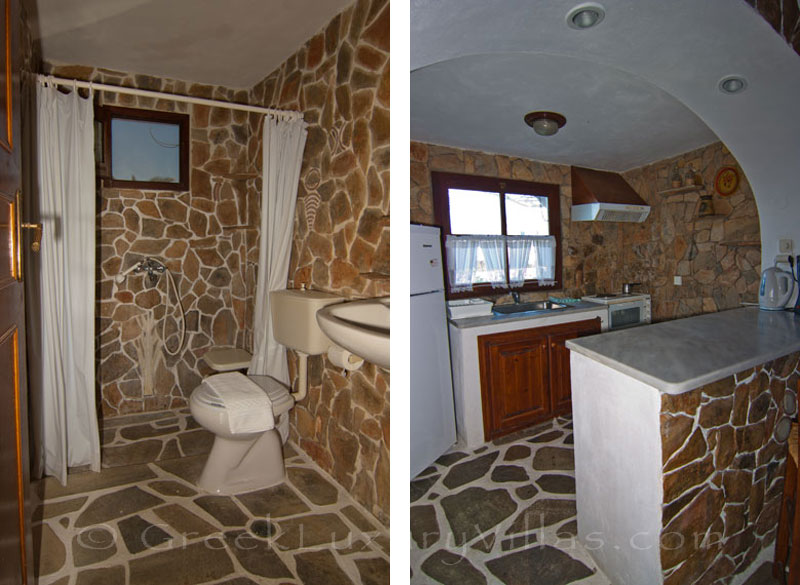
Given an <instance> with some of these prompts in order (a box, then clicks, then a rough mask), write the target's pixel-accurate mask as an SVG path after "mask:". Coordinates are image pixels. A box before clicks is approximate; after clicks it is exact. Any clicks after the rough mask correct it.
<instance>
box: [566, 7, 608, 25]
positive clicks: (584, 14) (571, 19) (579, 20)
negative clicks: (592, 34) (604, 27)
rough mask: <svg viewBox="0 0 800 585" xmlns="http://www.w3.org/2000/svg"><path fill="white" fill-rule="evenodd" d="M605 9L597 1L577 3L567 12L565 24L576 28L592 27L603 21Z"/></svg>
mask: <svg viewBox="0 0 800 585" xmlns="http://www.w3.org/2000/svg"><path fill="white" fill-rule="evenodd" d="M605 16H606V9H605V8H603V6H602V5H600V4H598V3H597V2H585V3H583V4H578V5H577V6H576V7H575V8H573V9H572V10H570V11H569V12H568V13H567V26H569V27H570V28H574V29H576V30H584V29H587V28H592V27H593V26H597V25H598V24H600V23H601V22H603V18H605Z"/></svg>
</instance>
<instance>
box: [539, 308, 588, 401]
mask: <svg viewBox="0 0 800 585" xmlns="http://www.w3.org/2000/svg"><path fill="white" fill-rule="evenodd" d="M554 329H555V328H554ZM595 333H600V320H599V319H593V320H587V321H579V322H577V323H569V324H566V325H562V326H560V327H559V329H557V330H554V331H553V333H551V334H550V335H548V345H549V352H550V356H549V357H550V398H551V412H552V414H553V416H559V415H562V414H567V413H569V412H571V411H572V384H571V380H570V369H569V350H568V349H567V346H566V343H567V341H568V340H570V339H575V338H577V337H583V336H585V335H594V334H595Z"/></svg>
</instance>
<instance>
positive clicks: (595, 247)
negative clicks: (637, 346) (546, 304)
mask: <svg viewBox="0 0 800 585" xmlns="http://www.w3.org/2000/svg"><path fill="white" fill-rule="evenodd" d="M689 164H691V165H692V166H693V168H694V169H696V170H699V171H700V172H701V173H702V175H703V180H704V183H705V185H706V190H707V191H708V192H709V193H710V192H713V181H714V178H715V176H716V173H717V171H718V170H719V169H720V168H721V167H723V166H735V167H736V168H737V169H738V165H737V163H736V161H735V159H734V158H733V156H732V155H731V154H730V152H729V151H728V149H727V148H725V146H724V145H722V144H721V143H715V144H711V145H709V146H706V147H704V148H701V149H698V150H695V151H692V152H689V153H686V154H683V155H680V156H677V157H673V158H670V159H667V160H664V161H659V162H657V163H654V164H651V165H648V166H645V167H641V168H638V169H633V170H631V171H628V172H625V173H623V176H624V177H625V179H626V180H627V181H628V182H629V183H630V184H631V185H632V186H633V188H634V189H635V190H636V191H637V192H638V193H639V194H640V195H641V196H642V198H643V199H644V200H645V201H647V202H648V203H649V204H650V206H651V213H650V217H648V219H647V220H646V221H645V222H643V223H641V224H627V223H612V222H575V223H573V222H571V221H570V212H571V204H572V203H571V202H572V187H571V180H570V168H569V166H567V165H557V164H551V163H544V162H539V161H533V160H526V159H522V158H517V157H511V156H505V155H495V154H486V153H482V152H474V151H465V150H460V149H457V148H451V147H447V146H435V145H429V144H422V143H418V142H412V143H411V221H412V222H419V223H428V224H430V223H433V221H434V216H433V200H432V197H431V184H430V173H431V171H434V170H436V171H448V172H455V173H466V174H476V175H486V176H496V177H504V178H512V179H521V180H528V181H536V182H542V183H551V184H555V185H558V186H559V188H560V189H561V229H562V232H561V233H562V253H563V255H564V256H563V266H564V274H563V283H564V289H563V290H562V291H556V293H555V294H564V295H566V296H574V297H577V296H582V295H585V294H593V293H596V292H603V291H621V290H622V284H623V283H624V282H641V283H643V286H642V287H641V290H642V291H643V292H648V293H650V295H652V302H653V319H654V320H656V321H661V320H666V319H672V318H676V317H686V316H689V315H695V314H700V313H707V312H713V311H718V310H724V309H730V308H734V307H737V306H739V304H740V303H741V302H742V301H756V300H757V296H758V290H757V288H758V280H759V272H760V262H761V243H760V235H759V234H760V232H759V224H758V211H757V209H756V204H755V198H754V197H753V194H752V191H751V190H750V186H749V184H748V183H747V179H746V177H745V176H744V174H743V173H742V171H741V169H739V176H740V186H739V188H738V189H737V191H736V192H735V193H734V194H733V195H731V196H730V197H728V198H721V197H719V196H718V195H715V196H714V205H715V208H716V215H714V216H713V217H708V218H700V217H698V216H697V208H698V206H699V197H700V192H696V191H695V192H690V193H662V191H665V190H668V189H669V186H670V185H669V174H670V171H671V169H672V168H673V166H674V165H677V166H679V167H681V169H682V170H683V169H684V168H688V165H689ZM676 275H680V276H681V277H682V279H683V284H682V285H681V286H675V285H674V284H673V277H674V276H676ZM553 292H554V291H547V292H542V293H527V294H525V295H523V296H524V297H526V298H531V299H534V298H536V299H538V298H544V297H546V296H547V295H550V294H553ZM506 300H507V299H502V298H501V299H500V301H501V302H505V301H506Z"/></svg>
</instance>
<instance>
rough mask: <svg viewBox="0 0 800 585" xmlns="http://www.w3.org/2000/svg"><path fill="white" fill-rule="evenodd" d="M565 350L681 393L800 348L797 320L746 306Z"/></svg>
mask: <svg viewBox="0 0 800 585" xmlns="http://www.w3.org/2000/svg"><path fill="white" fill-rule="evenodd" d="M567 347H568V348H569V349H571V350H572V351H575V352H578V353H581V354H583V355H586V356H588V357H590V358H592V359H594V360H596V361H598V362H600V363H602V364H605V365H607V366H609V367H611V368H614V369H616V370H618V371H620V372H623V373H625V374H627V375H629V376H631V377H633V378H635V379H637V380H640V381H642V382H644V383H646V384H648V385H650V386H653V387H655V388H657V389H658V390H660V391H661V392H664V393H666V394H680V393H681V392H686V391H687V390H692V389H693V388H697V387H698V386H702V385H703V384H708V383H710V382H715V381H717V380H721V379H722V378H725V377H726V376H729V375H731V374H734V373H736V372H740V371H742V370H744V369H747V368H750V367H753V366H757V365H759V364H763V363H765V362H768V361H770V360H773V359H775V358H778V357H781V356H784V355H787V354H790V353H793V352H795V351H798V350H800V316H795V315H794V313H791V312H788V311H761V310H759V309H758V308H756V307H745V308H741V309H733V310H731V311H722V312H719V313H710V314H708V315H699V316H697V317H688V318H685V319H677V320H675V321H664V322H662V323H656V324H653V325H645V326H642V327H634V328H631V329H623V330H620V331H611V332H609V333H603V334H600V335H592V336H590V337H581V338H579V339H573V340H571V341H568V342H567Z"/></svg>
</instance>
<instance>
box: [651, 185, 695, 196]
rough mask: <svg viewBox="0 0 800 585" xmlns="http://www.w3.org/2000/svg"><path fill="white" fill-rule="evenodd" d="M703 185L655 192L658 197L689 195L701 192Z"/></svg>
mask: <svg viewBox="0 0 800 585" xmlns="http://www.w3.org/2000/svg"><path fill="white" fill-rule="evenodd" d="M705 188H706V186H705V185H689V186H688V187H673V188H672V189H664V190H663V191H656V193H657V194H658V195H677V194H679V193H691V192H692V191H702V190H703V189H705Z"/></svg>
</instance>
